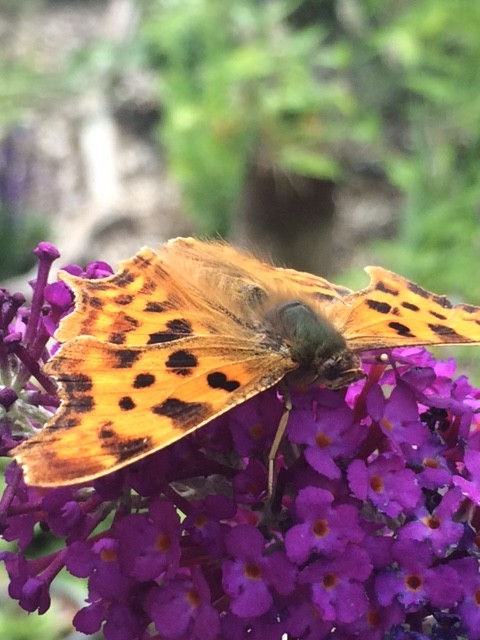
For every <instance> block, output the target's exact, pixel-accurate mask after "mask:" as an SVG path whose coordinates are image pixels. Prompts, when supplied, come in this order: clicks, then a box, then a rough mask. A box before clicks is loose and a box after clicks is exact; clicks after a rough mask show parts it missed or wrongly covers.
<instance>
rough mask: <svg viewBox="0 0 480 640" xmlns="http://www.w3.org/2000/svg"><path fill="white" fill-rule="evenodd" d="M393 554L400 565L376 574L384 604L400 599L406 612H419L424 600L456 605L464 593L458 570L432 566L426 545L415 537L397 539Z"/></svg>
mask: <svg viewBox="0 0 480 640" xmlns="http://www.w3.org/2000/svg"><path fill="white" fill-rule="evenodd" d="M392 556H393V559H394V560H395V562H396V563H397V564H398V568H392V569H391V570H388V571H384V572H382V573H380V574H379V575H378V576H377V579H376V581H375V589H376V592H377V594H378V600H379V602H380V603H381V604H382V605H384V606H385V605H389V604H391V603H392V602H393V601H394V599H397V600H398V601H399V602H400V604H401V605H402V606H403V607H404V608H405V610H406V611H418V610H419V609H420V608H421V606H422V605H423V604H424V603H425V602H427V601H428V602H430V603H431V604H432V605H433V606H434V607H439V608H446V607H453V606H455V605H456V604H458V602H459V601H460V600H461V598H462V596H463V587H462V584H461V581H460V579H459V576H458V574H457V573H456V571H455V570H454V569H453V568H452V567H450V566H448V565H438V566H432V558H431V554H430V550H429V549H428V547H427V545H426V544H424V543H421V542H416V541H413V540H405V541H399V542H396V543H395V544H394V545H393V547H392Z"/></svg>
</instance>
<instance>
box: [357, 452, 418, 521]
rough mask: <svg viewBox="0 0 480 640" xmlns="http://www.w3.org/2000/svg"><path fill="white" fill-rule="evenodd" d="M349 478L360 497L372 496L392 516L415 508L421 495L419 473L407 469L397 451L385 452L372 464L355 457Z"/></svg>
mask: <svg viewBox="0 0 480 640" xmlns="http://www.w3.org/2000/svg"><path fill="white" fill-rule="evenodd" d="M348 479H349V484H350V488H351V490H352V492H353V493H354V495H355V496H356V497H357V498H358V499H359V500H362V501H364V500H367V499H368V500H370V501H371V502H372V504H373V505H374V506H375V507H376V508H377V509H378V510H379V511H381V512H382V513H384V514H385V515H387V516H389V517H391V518H396V517H397V516H399V515H400V514H401V513H402V512H407V513H408V512H411V511H412V510H413V509H415V507H417V506H418V504H419V502H420V499H421V491H420V488H419V486H418V483H417V479H416V477H415V473H414V472H413V471H411V470H410V469H406V468H405V462H404V460H403V458H402V457H401V456H399V455H396V454H392V453H385V454H381V455H379V456H378V457H377V458H376V459H374V460H373V461H372V462H371V463H370V464H366V463H365V462H364V461H363V460H358V459H357V460H354V461H353V462H352V464H351V465H350V467H349V469H348Z"/></svg>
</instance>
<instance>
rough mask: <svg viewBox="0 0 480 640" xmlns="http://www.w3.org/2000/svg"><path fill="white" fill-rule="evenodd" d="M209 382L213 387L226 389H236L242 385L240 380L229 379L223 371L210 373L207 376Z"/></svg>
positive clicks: (230, 390)
mask: <svg viewBox="0 0 480 640" xmlns="http://www.w3.org/2000/svg"><path fill="white" fill-rule="evenodd" d="M207 382H208V385H209V386H210V387H212V389H223V390H224V391H229V392H232V391H235V389H238V387H239V386H240V382H238V380H229V379H228V378H227V376H226V375H225V374H224V373H223V372H222V371H215V372H214V373H209V374H208V376H207Z"/></svg>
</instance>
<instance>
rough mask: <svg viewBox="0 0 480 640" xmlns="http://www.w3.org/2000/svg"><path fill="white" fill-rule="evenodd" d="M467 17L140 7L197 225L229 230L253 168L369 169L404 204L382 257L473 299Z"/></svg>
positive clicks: (473, 156) (251, 1) (212, 0)
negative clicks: (266, 165) (393, 236)
mask: <svg viewBox="0 0 480 640" xmlns="http://www.w3.org/2000/svg"><path fill="white" fill-rule="evenodd" d="M479 20H480V4H478V3H466V4H459V3H458V2H456V1H455V0H409V1H405V2H402V3H398V2H396V0H386V1H385V0H368V1H366V2H363V3H358V2H356V1H355V0H342V1H338V2H329V1H326V0H325V1H323V2H315V1H314V0H310V1H309V0H305V1H303V2H302V1H301V0H297V1H296V2H291V1H289V0H271V1H270V2H261V3H259V2H256V1H255V0H236V2H234V3H228V2H224V1H223V0H155V1H153V2H149V3H147V4H146V5H145V12H144V17H143V23H142V26H141V29H140V39H142V40H143V41H144V42H145V44H146V50H147V55H148V63H149V64H150V65H151V66H152V67H153V68H155V69H157V70H158V77H159V99H160V102H161V104H162V107H163V109H164V112H165V116H164V119H163V120H162V123H161V128H160V135H161V139H162V142H163V144H164V145H165V147H166V149H167V151H168V155H169V160H170V163H171V164H170V166H171V168H172V170H173V172H174V174H175V175H176V176H177V178H178V179H179V181H180V182H181V184H182V185H183V187H184V192H185V197H186V201H187V204H188V205H189V208H190V210H191V211H192V212H194V213H195V215H196V216H197V219H198V223H199V225H200V230H201V231H203V232H206V233H212V232H218V231H220V232H221V233H225V232H226V231H227V230H228V226H229V222H230V219H231V216H232V215H233V213H234V210H235V205H236V199H235V198H236V196H238V194H239V193H240V191H241V188H242V185H243V182H244V179H245V174H246V171H247V167H248V165H249V163H250V162H252V161H253V159H255V161H257V162H261V163H269V164H270V166H273V167H274V168H275V169H276V170H278V171H285V172H296V173H299V174H302V175H309V176H317V177H329V178H331V177H333V178H337V179H339V180H340V179H344V180H348V175H349V173H350V172H351V171H355V170H360V171H362V170H374V171H376V172H377V173H378V172H379V173H381V174H383V175H384V176H385V179H386V180H388V181H390V182H391V183H392V184H394V185H396V186H397V187H398V188H399V189H400V190H401V191H402V192H403V194H404V196H405V209H404V211H403V213H402V215H401V216H400V219H399V235H398V237H397V238H396V240H395V242H394V244H393V245H392V243H391V242H389V243H383V244H380V243H377V244H376V245H375V251H376V253H377V255H378V256H379V260H383V262H384V263H386V264H388V265H389V266H390V267H391V268H393V269H395V270H399V271H401V272H402V273H405V274H406V275H409V276H410V277H412V278H414V279H418V280H420V281H421V282H422V283H424V284H426V285H427V286H430V287H431V288H434V289H438V290H445V291H449V292H453V293H454V294H455V293H458V294H459V295H460V296H465V297H468V298H469V299H471V300H480V279H477V278H474V277H472V276H473V274H474V273H475V270H474V267H473V265H474V264H475V260H476V257H477V253H478V246H479V242H480V231H479V224H478V203H479V200H480V198H479V196H480V181H479V180H478V179H477V173H478V166H479V162H480V137H479V136H480V133H479V132H480V126H479V125H480V108H479V107H480V89H479V82H478V79H479V78H478V75H479V72H478V60H479V55H480V38H478V24H480V22H479ZM352 157H355V158H356V163H357V164H356V166H354V167H352V166H351V161H350V159H351V158H352Z"/></svg>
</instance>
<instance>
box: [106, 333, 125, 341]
mask: <svg viewBox="0 0 480 640" xmlns="http://www.w3.org/2000/svg"><path fill="white" fill-rule="evenodd" d="M126 341H127V336H126V335H125V334H124V333H122V332H121V331H114V332H113V333H111V334H110V335H109V336H108V342H111V343H112V344H125V342H126Z"/></svg>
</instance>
